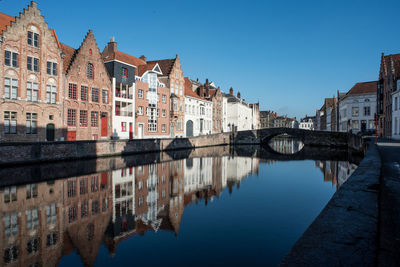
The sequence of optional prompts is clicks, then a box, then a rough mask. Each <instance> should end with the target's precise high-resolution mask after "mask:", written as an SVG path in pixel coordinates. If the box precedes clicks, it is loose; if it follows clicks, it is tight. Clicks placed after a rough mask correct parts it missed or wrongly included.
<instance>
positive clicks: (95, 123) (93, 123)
mask: <svg viewBox="0 0 400 267" xmlns="http://www.w3.org/2000/svg"><path fill="white" fill-rule="evenodd" d="M91 126H92V127H98V126H99V113H98V112H97V111H92V112H91Z"/></svg>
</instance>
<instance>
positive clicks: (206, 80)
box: [206, 79, 208, 87]
mask: <svg viewBox="0 0 400 267" xmlns="http://www.w3.org/2000/svg"><path fill="white" fill-rule="evenodd" d="M206 87H208V79H206Z"/></svg>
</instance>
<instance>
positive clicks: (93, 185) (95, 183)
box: [90, 176, 99, 192]
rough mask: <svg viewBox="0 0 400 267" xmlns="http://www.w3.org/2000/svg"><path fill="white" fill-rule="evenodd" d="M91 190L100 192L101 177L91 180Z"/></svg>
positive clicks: (94, 177) (93, 177)
mask: <svg viewBox="0 0 400 267" xmlns="http://www.w3.org/2000/svg"><path fill="white" fill-rule="evenodd" d="M90 189H91V191H92V192H97V191H99V177H98V176H92V178H91V180H90Z"/></svg>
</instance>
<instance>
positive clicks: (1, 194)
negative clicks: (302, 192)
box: [0, 156, 355, 266]
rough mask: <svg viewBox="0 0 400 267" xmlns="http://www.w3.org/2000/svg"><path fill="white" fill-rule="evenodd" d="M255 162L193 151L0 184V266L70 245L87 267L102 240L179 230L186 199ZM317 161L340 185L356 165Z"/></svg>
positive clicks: (209, 194)
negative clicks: (88, 172) (160, 159)
mask: <svg viewBox="0 0 400 267" xmlns="http://www.w3.org/2000/svg"><path fill="white" fill-rule="evenodd" d="M262 162H265V161H262ZM273 162H274V161H267V163H268V164H272V163H273ZM346 164H347V165H346ZM259 165H260V160H259V159H258V158H252V157H233V156H222V157H197V158H186V159H180V160H175V161H168V162H161V163H151V164H147V165H142V166H136V167H128V168H123V169H119V170H114V171H108V172H102V173H95V174H91V175H85V176H79V177H70V178H67V179H59V180H54V181H50V182H41V183H35V184H26V185H20V186H11V187H3V188H1V189H0V215H1V222H0V253H2V257H1V258H0V266H4V265H7V266H56V265H57V264H58V263H59V261H60V259H61V258H62V257H63V256H65V255H69V254H71V253H75V252H77V254H78V255H79V256H80V258H81V261H82V262H83V264H84V265H86V266H92V265H93V264H94V263H95V261H96V258H97V254H98V252H99V248H100V245H101V244H104V245H105V247H106V248H107V249H108V251H109V254H110V255H111V256H112V255H114V254H115V253H116V251H117V245H118V244H119V243H120V242H123V241H124V240H126V239H127V238H129V237H131V236H134V235H145V234H146V233H147V232H148V231H152V232H157V231H160V230H164V231H169V232H171V233H173V234H174V235H178V234H179V228H180V225H181V220H182V215H183V212H184V209H185V206H188V205H190V204H191V203H198V202H199V201H204V203H205V205H208V204H209V203H210V202H211V201H213V200H214V198H216V197H219V196H220V195H221V193H222V191H223V190H224V189H227V190H228V192H229V193H230V194H231V193H232V192H233V188H234V187H237V188H239V187H240V184H241V182H242V181H243V180H244V179H246V178H247V177H249V176H251V175H258V172H259ZM316 166H317V167H319V168H320V169H321V170H322V171H323V173H324V180H326V181H332V183H333V184H338V185H339V184H342V183H343V182H344V181H345V180H346V179H347V177H348V176H349V175H351V173H352V172H353V171H354V169H355V165H351V164H348V163H346V162H339V163H337V164H336V163H335V162H329V161H317V162H316Z"/></svg>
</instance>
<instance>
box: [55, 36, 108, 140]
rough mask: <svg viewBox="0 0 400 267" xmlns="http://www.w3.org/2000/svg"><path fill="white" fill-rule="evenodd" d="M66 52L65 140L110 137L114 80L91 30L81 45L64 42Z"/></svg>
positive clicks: (62, 46)
mask: <svg viewBox="0 0 400 267" xmlns="http://www.w3.org/2000/svg"><path fill="white" fill-rule="evenodd" d="M61 48H62V51H63V52H64V54H65V58H64V62H63V72H64V74H65V83H64V84H65V87H66V88H65V98H64V125H65V126H64V127H65V128H66V132H65V138H66V140H98V139H107V138H109V137H110V136H111V123H112V121H111V109H112V95H111V81H110V77H109V75H108V72H107V70H106V68H105V66H104V63H103V60H102V56H101V54H100V51H99V48H98V47H97V43H96V39H95V38H94V34H93V32H92V30H89V32H88V33H87V34H86V36H85V38H84V40H83V42H82V44H81V46H80V47H79V48H78V49H74V48H72V47H69V46H67V45H65V44H61Z"/></svg>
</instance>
